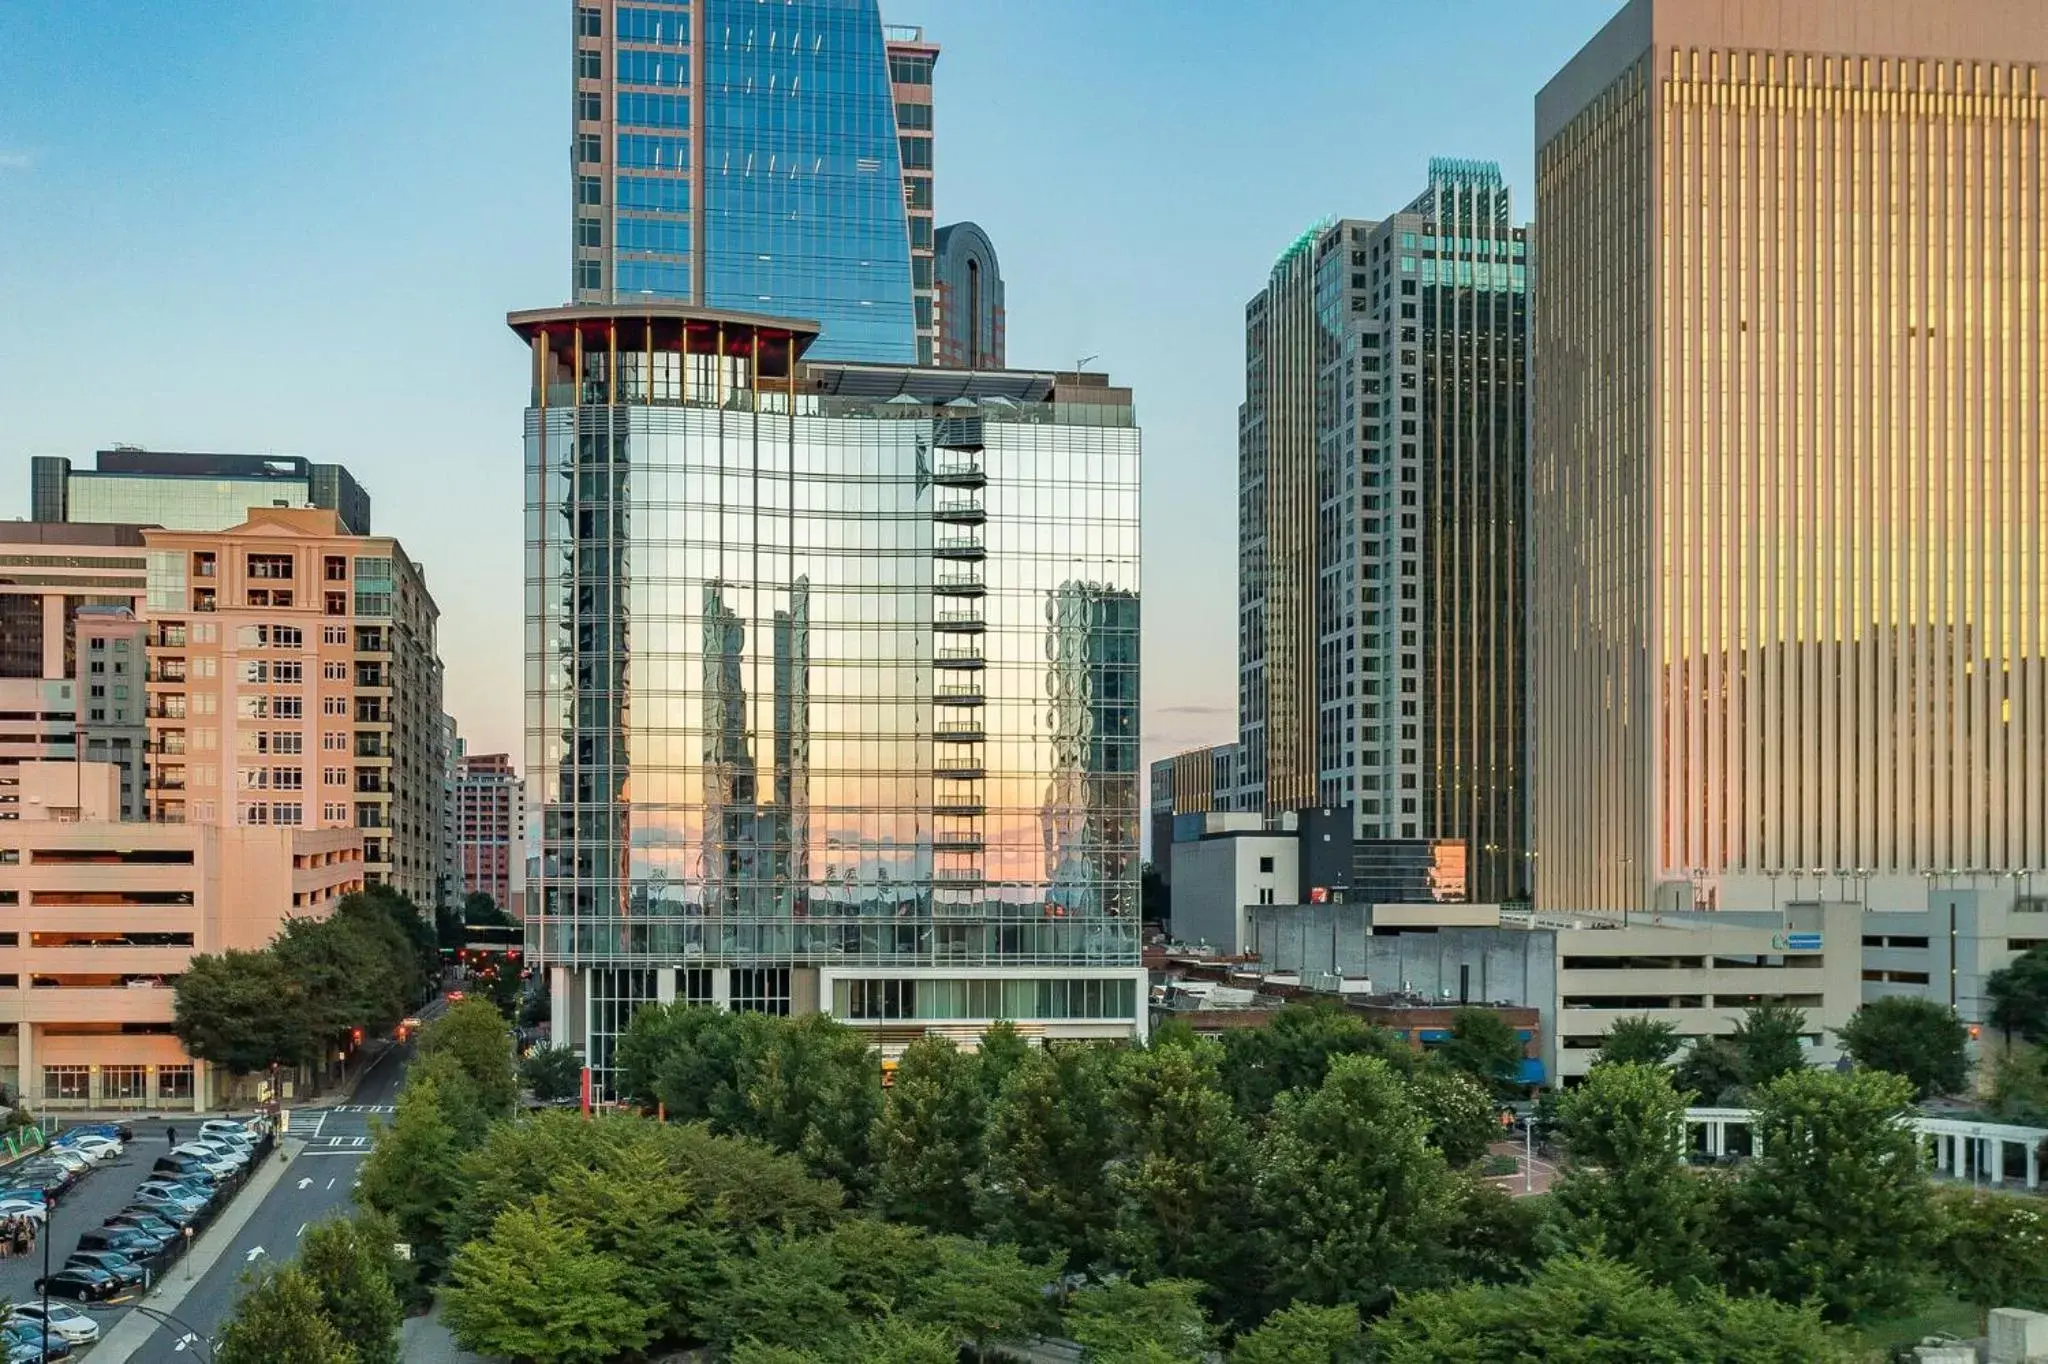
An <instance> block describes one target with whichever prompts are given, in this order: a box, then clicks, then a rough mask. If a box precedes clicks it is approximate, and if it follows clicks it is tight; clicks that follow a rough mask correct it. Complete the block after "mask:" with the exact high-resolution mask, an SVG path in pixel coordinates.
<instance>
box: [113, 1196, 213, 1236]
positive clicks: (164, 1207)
mask: <svg viewBox="0 0 2048 1364" xmlns="http://www.w3.org/2000/svg"><path fill="white" fill-rule="evenodd" d="M121 1211H122V1212H132V1213H147V1214H148V1215H149V1216H151V1217H154V1218H158V1219H159V1220H161V1221H164V1222H168V1223H170V1224H171V1226H173V1227H189V1226H192V1225H193V1224H195V1223H196V1222H198V1221H199V1218H200V1210H199V1209H198V1208H195V1207H192V1206H191V1205H189V1204H187V1203H183V1202H179V1201H177V1200H166V1199H164V1198H162V1197H161V1196H158V1197H151V1196H150V1195H148V1194H145V1193H143V1192H142V1191H141V1190H139V1189H138V1190H137V1191H136V1193H135V1198H134V1199H133V1201H131V1202H130V1203H129V1204H128V1206H127V1207H125V1208H123V1209H121Z"/></svg>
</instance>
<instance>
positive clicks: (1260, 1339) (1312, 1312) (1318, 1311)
mask: <svg viewBox="0 0 2048 1364" xmlns="http://www.w3.org/2000/svg"><path fill="white" fill-rule="evenodd" d="M1364 1359H1365V1337H1364V1335H1363V1334H1362V1333H1361V1332H1360V1330H1359V1326H1358V1309H1357V1308H1355V1307H1316V1306H1313V1305H1311V1304H1309V1303H1305V1302H1297V1303H1294V1304H1292V1305H1290V1306H1287V1307H1283V1308H1281V1309H1280V1310H1279V1311H1278V1312H1275V1313H1274V1314H1273V1315H1272V1316H1270V1317H1267V1318H1266V1320H1265V1321H1264V1322H1263V1323H1261V1324H1260V1326H1259V1328H1258V1329H1257V1330H1255V1331H1248V1332H1246V1333H1245V1334H1244V1335H1241V1336H1239V1337H1238V1338H1237V1344H1236V1346H1235V1347H1233V1348H1232V1350H1231V1351H1230V1364H1362V1361H1363V1360H1364Z"/></svg>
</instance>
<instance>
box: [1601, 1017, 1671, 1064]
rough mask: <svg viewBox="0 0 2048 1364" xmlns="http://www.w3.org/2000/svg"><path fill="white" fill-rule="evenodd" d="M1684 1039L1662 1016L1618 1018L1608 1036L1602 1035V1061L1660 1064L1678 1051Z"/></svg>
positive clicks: (1605, 1062)
mask: <svg viewBox="0 0 2048 1364" xmlns="http://www.w3.org/2000/svg"><path fill="white" fill-rule="evenodd" d="M1682 1041H1683V1039H1682V1038H1680V1037H1679V1035H1678V1028H1677V1027H1676V1026H1675V1025H1673V1024H1671V1023H1667V1022H1665V1021H1664V1020H1663V1019H1661V1018H1651V1017H1649V1016H1647V1015H1645V1016H1643V1017H1641V1018H1620V1019H1616V1020H1615V1022H1614V1026H1613V1027H1611V1028H1609V1029H1608V1030H1607V1036H1605V1037H1603V1038H1601V1039H1600V1062H1601V1063H1602V1064H1612V1065H1643V1066H1661V1065H1663V1064H1665V1063H1666V1062H1667V1061H1669V1060H1670V1059H1671V1058H1672V1057H1674V1056H1676V1055H1677V1054H1678V1048H1679V1046H1680V1045H1681V1043H1682Z"/></svg>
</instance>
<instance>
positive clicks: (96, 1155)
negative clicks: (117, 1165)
mask: <svg viewBox="0 0 2048 1364" xmlns="http://www.w3.org/2000/svg"><path fill="white" fill-rule="evenodd" d="M50 1146H51V1147H52V1149H54V1150H58V1151H76V1152H78V1153H79V1154H80V1155H82V1156H89V1157H91V1158H92V1159H93V1160H96V1161H98V1162H100V1163H101V1164H105V1163H106V1162H107V1161H110V1160H113V1159H115V1158H116V1157H118V1156H119V1155H120V1154H121V1153H122V1152H123V1151H126V1150H127V1149H128V1143H126V1142H124V1141H122V1140H121V1139H120V1138H119V1137H110V1136H108V1135H107V1134H106V1133H105V1132H79V1131H75V1130H74V1131H70V1132H65V1133H62V1134H61V1135H59V1136H58V1137H57V1138H56V1139H55V1140H53V1141H52V1142H51V1143H50Z"/></svg>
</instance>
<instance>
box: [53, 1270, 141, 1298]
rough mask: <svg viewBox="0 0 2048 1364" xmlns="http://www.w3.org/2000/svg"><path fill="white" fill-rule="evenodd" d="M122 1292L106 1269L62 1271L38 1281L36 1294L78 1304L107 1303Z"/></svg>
mask: <svg viewBox="0 0 2048 1364" xmlns="http://www.w3.org/2000/svg"><path fill="white" fill-rule="evenodd" d="M120 1291H121V1285H120V1284H119V1283H117V1282H115V1280H114V1276H113V1275H111V1274H109V1273H107V1271H106V1270H104V1269H90V1268H84V1267H80V1268H73V1269H60V1270H58V1271H57V1272H56V1273H55V1274H52V1275H51V1276H50V1277H49V1278H47V1279H37V1280H36V1292H38V1293H47V1294H49V1295H50V1296H51V1297H53V1298H71V1299H73V1300H75V1301H78V1302H105V1301H106V1300H107V1299H108V1298H111V1297H113V1296H114V1295H115V1294H116V1293H119V1292H120Z"/></svg>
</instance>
